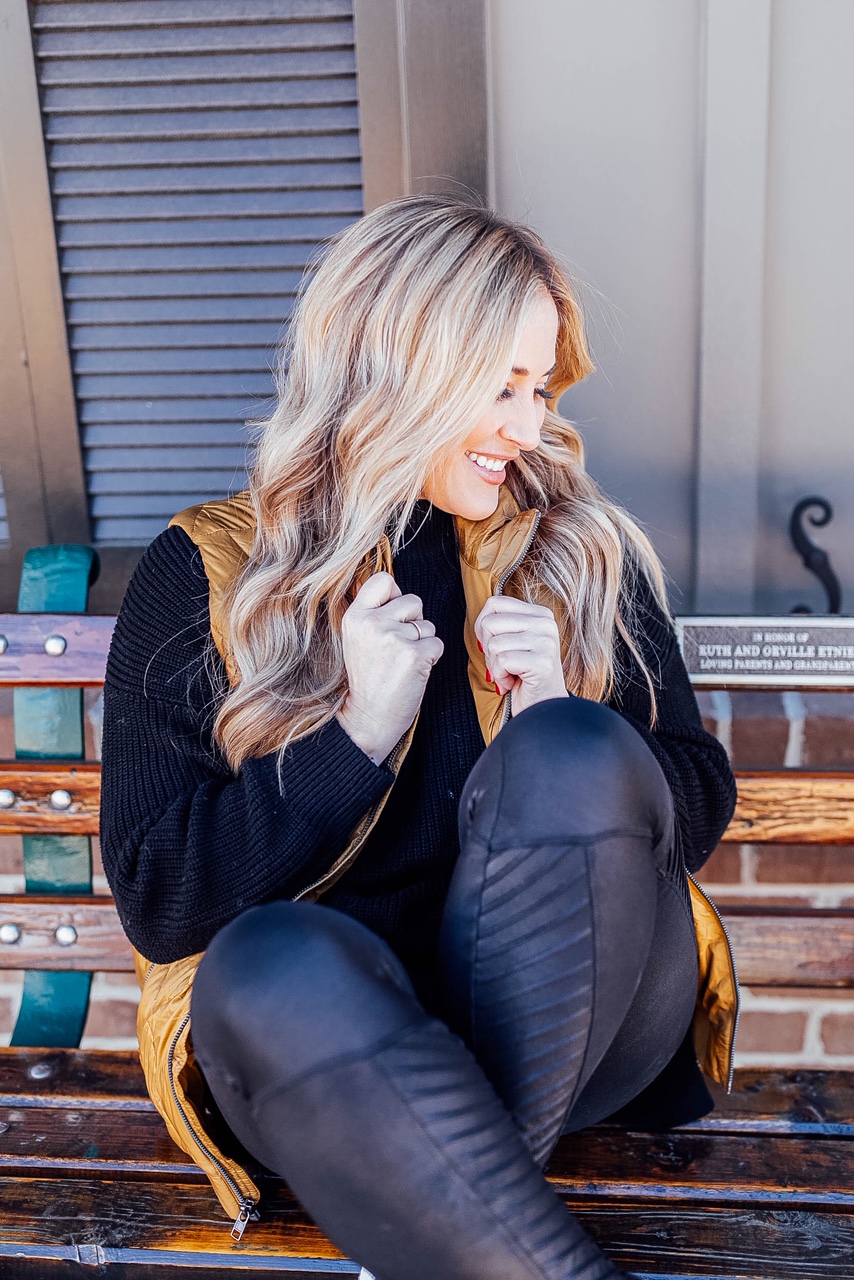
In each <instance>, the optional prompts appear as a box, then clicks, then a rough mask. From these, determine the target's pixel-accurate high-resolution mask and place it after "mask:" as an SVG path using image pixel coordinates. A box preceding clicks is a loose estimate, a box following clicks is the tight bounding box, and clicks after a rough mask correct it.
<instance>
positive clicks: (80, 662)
mask: <svg viewBox="0 0 854 1280" xmlns="http://www.w3.org/2000/svg"><path fill="white" fill-rule="evenodd" d="M115 625H116V620H115V618H113V617H96V616H91V615H76V614H62V613H3V614H0V635H2V636H5V637H6V640H7V642H8V647H7V649H6V651H5V653H2V654H0V685H51V686H57V685H79V686H90V685H100V684H103V683H104V672H105V670H106V666H107V651H108V649H109V647H110V640H111V638H112V634H113V628H114V627H115ZM57 635H59V636H63V637H64V638H65V640H66V642H67V646H68V647H67V648H66V650H65V652H64V653H63V654H61V655H60V656H59V657H50V656H49V655H48V654H46V653H45V651H44V642H45V640H46V639H47V638H48V636H57Z"/></svg>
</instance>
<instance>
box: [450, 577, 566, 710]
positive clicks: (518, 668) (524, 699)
mask: <svg viewBox="0 0 854 1280" xmlns="http://www.w3.org/2000/svg"><path fill="white" fill-rule="evenodd" d="M474 633H475V635H476V636H477V639H478V642H479V643H480V644H481V645H482V646H483V656H484V658H485V659H486V668H487V673H488V674H487V679H491V680H492V681H494V683H495V686H496V689H497V691H498V693H501V694H504V693H508V692H509V693H510V695H511V701H510V709H511V712H512V714H513V715H518V714H519V712H520V711H524V710H525V709H526V708H527V707H533V706H534V705H535V704H536V703H537V702H545V701H546V699H547V698H568V697H569V694H568V693H567V689H566V685H565V683H564V676H563V667H562V665H561V655H560V635H559V633H558V629H557V622H556V621H555V616H554V614H553V613H552V611H551V609H546V608H545V607H544V606H543V605H539V604H528V602H527V601H526V600H516V599H515V598H514V597H513V596H490V597H489V599H488V600H487V602H486V604H485V605H484V606H483V608H482V609H481V611H480V613H479V614H478V616H477V620H476V621H475V624H474Z"/></svg>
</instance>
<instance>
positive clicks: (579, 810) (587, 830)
mask: <svg viewBox="0 0 854 1280" xmlns="http://www.w3.org/2000/svg"><path fill="white" fill-rule="evenodd" d="M478 810H480V818H479V819H478ZM568 819H569V820H570V822H571V826H572V832H573V834H574V835H575V836H576V837H577V838H579V839H583V838H585V837H588V836H596V835H599V834H600V833H601V832H603V831H606V830H614V829H620V828H624V829H625V828H631V829H633V830H638V831H648V832H650V834H651V835H652V836H653V838H655V837H656V836H657V835H660V834H662V832H663V831H664V829H665V828H669V827H670V825H671V823H672V798H671V795H670V790H669V788H668V786H667V781H666V779H665V777H664V774H663V773H662V771H661V768H660V766H659V764H658V762H657V760H656V759H655V757H654V756H653V754H652V752H651V751H650V749H649V747H648V746H647V744H646V743H645V742H644V740H643V738H642V737H641V735H640V734H639V733H638V732H637V731H636V730H635V729H634V728H633V727H632V726H631V725H630V724H629V723H628V722H627V721H626V720H625V719H624V718H623V717H622V716H620V715H618V714H617V712H616V711H612V710H611V709H610V708H609V707H605V706H603V705H602V704H601V703H597V702H590V701H588V700H587V699H584V698H575V697H569V698H554V699H549V700H548V701H546V702H541V703H537V704H536V705H535V706H533V707H530V708H528V710H526V711H523V712H522V713H521V714H520V715H519V716H516V717H514V718H513V719H512V720H510V721H509V723H508V724H507V725H506V727H505V728H504V729H503V730H502V731H501V733H500V734H499V736H498V738H497V739H496V740H495V742H494V743H493V744H492V745H491V746H490V747H489V749H488V750H487V751H485V752H484V754H483V755H482V756H481V758H480V760H479V761H478V763H477V764H476V765H475V767H474V769H473V770H472V773H471V775H470V776H469V779H468V780H467V783H466V788H465V790H464V792H463V796H462V800H461V807H460V821H461V826H466V825H468V826H469V827H471V826H472V825H474V827H475V828H477V830H478V834H480V835H481V836H482V837H483V838H484V839H487V840H488V841H489V842H490V843H492V844H495V843H496V842H497V843H500V844H503V843H507V842H509V841H512V840H513V839H514V838H515V836H516V833H517V832H518V831H520V830H522V829H526V828H528V829H531V826H532V823H533V830H534V831H535V833H536V836H537V837H538V838H540V839H542V840H549V839H560V838H562V837H563V836H566V835H567V834H568V829H567V820H568Z"/></svg>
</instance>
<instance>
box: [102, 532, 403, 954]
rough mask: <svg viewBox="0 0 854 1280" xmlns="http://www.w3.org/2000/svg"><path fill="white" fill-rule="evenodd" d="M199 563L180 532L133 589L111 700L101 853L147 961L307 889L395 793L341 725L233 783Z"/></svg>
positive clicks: (147, 562)
mask: <svg viewBox="0 0 854 1280" xmlns="http://www.w3.org/2000/svg"><path fill="white" fill-rule="evenodd" d="M225 687H226V677H225V671H224V667H223V664H222V660H221V659H220V657H219V654H218V653H217V651H216V649H215V648H214V646H213V643H212V640H211V635H210V624H209V617H208V583H207V578H206V576H205V572H204V567H203V565H202V560H201V556H200V554H199V552H198V550H197V548H196V547H195V546H194V544H193V543H192V542H191V540H190V539H189V538H188V537H187V535H186V534H185V533H184V532H183V530H181V529H177V528H173V529H168V530H166V532H165V533H163V534H161V535H160V536H159V537H158V538H157V539H156V540H155V541H154V542H153V543H152V544H151V546H150V547H149V548H148V550H147V551H146V553H145V555H144V556H143V558H142V560H141V561H140V563H139V566H138V568H137V570H136V572H135V574H134V576H133V578H132V580H131V583H130V585H129V587H128V590H127V594H126V596H125V599H124V601H123V604H122V607H121V610H120V613H119V616H118V619H117V621H116V629H115V633H114V636H113V641H112V645H111V648H110V655H109V661H108V664H107V675H106V681H105V685H104V738H103V797H102V805H101V849H102V856H103V861H104V870H105V873H106V876H107V879H108V881H109V883H110V887H111V889H112V891H113V894H114V897H115V900H116V906H117V909H118V912H119V916H120V918H121V921H122V924H123V926H124V928H125V931H126V933H127V935H128V937H129V938H130V940H131V942H132V943H133V945H134V946H135V947H136V948H137V949H138V950H139V951H140V952H141V953H142V954H143V955H144V956H145V957H146V958H147V959H149V960H153V961H155V962H157V963H168V962H169V961H172V960H177V959H181V958H182V957H183V956H187V955H192V954H193V953H194V952H196V951H201V950H204V948H205V947H206V946H207V945H208V943H209V942H210V940H211V938H212V937H213V935H214V934H215V933H216V932H217V930H218V929H220V928H221V927H222V926H223V925H224V924H226V923H227V922H228V921H229V920H231V919H232V918H233V917H234V916H236V915H237V914H238V913H239V912H241V911H243V910H245V909H246V908H248V907H251V906H255V905H256V904H258V903H261V902H264V901H267V900H269V899H271V898H275V897H280V896H287V897H293V896H294V895H296V894H297V893H299V892H300V890H302V889H304V888H307V887H308V886H309V885H310V884H311V883H312V882H313V881H314V880H315V879H317V878H318V877H319V876H321V875H322V874H323V873H324V871H325V870H326V869H327V868H328V867H329V866H330V864H331V863H332V862H333V861H334V860H335V858H336V857H337V856H338V854H340V853H341V851H342V850H343V848H344V846H345V844H346V841H347V837H348V835H349V833H350V831H351V830H352V829H353V827H354V826H355V825H356V823H357V822H358V821H359V819H360V818H361V817H363V815H364V814H365V813H367V812H368V810H369V809H370V808H371V806H372V805H373V804H374V803H376V801H377V800H378V799H380V797H381V796H382V795H383V794H384V792H385V791H386V790H387V789H388V787H389V786H390V785H391V783H392V781H393V775H392V774H391V773H390V771H389V770H387V769H385V768H383V767H378V766H377V765H375V764H374V763H373V761H372V760H370V759H369V758H368V756H367V755H365V753H364V752H363V751H361V750H360V748H359V747H357V746H356V744H355V743H354V742H353V741H352V740H351V738H350V737H349V736H348V735H347V734H346V733H345V731H344V730H343V729H342V728H341V726H340V725H339V724H338V722H337V721H336V720H333V721H331V722H330V723H329V724H327V725H325V726H324V727H323V728H322V729H321V730H319V731H318V732H316V733H313V734H311V735H309V736H308V737H306V738H304V739H301V740H300V741H299V742H297V743H295V744H294V745H293V746H292V747H290V748H289V749H288V751H287V752H286V753H285V756H284V759H283V761H282V764H281V767H279V763H278V759H277V753H276V752H273V753H271V754H270V755H266V756H263V757H259V758H256V759H251V760H247V761H246V762H245V763H244V765H243V767H242V768H241V770H240V772H239V773H238V774H237V775H235V774H234V773H233V772H232V771H231V770H230V769H229V767H228V765H227V763H226V761H225V759H224V757H223V755H222V753H221V751H220V750H219V748H218V746H217V745H216V743H215V742H214V739H213V733H212V723H213V718H214V713H215V706H216V702H217V695H218V691H222V690H223V689H224V688H225Z"/></svg>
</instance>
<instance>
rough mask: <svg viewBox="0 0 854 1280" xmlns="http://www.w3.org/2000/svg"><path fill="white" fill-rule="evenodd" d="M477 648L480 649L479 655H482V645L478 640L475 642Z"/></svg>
mask: <svg viewBox="0 0 854 1280" xmlns="http://www.w3.org/2000/svg"><path fill="white" fill-rule="evenodd" d="M477 647H478V649H480V651H481V653H483V645H482V644H481V643H480V641H479V640H478V642H477Z"/></svg>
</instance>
